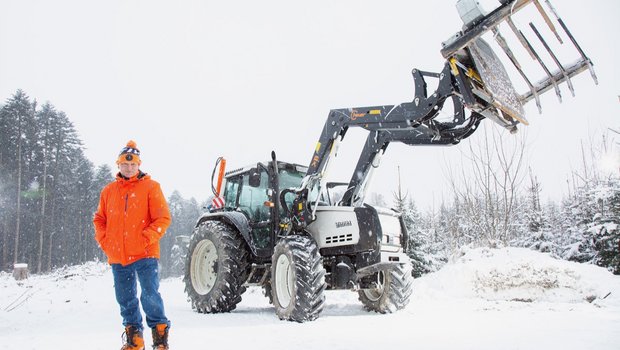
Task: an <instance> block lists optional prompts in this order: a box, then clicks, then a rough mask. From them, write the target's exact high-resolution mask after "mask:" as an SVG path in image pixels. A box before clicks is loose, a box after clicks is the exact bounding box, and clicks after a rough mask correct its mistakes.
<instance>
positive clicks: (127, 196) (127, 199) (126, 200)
mask: <svg viewBox="0 0 620 350" xmlns="http://www.w3.org/2000/svg"><path fill="white" fill-rule="evenodd" d="M128 201H129V193H128V194H126V195H125V214H127V202H128Z"/></svg>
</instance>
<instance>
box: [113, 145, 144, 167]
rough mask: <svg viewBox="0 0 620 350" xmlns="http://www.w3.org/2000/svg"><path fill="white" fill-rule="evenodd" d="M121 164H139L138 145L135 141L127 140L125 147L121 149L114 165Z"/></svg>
mask: <svg viewBox="0 0 620 350" xmlns="http://www.w3.org/2000/svg"><path fill="white" fill-rule="evenodd" d="M123 162H130V163H138V164H140V163H141V161H140V150H139V149H138V145H137V144H136V141H134V140H129V142H127V146H125V147H123V149H122V150H121V152H120V153H119V154H118V159H117V160H116V164H120V163H123Z"/></svg>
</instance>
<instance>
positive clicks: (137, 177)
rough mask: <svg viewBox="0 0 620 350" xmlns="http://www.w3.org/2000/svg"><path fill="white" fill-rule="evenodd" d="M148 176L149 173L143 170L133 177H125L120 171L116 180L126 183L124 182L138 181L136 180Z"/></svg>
mask: <svg viewBox="0 0 620 350" xmlns="http://www.w3.org/2000/svg"><path fill="white" fill-rule="evenodd" d="M145 177H148V175H147V173H145V172H142V170H139V171H138V175H136V176H133V177H124V176H123V175H122V174H121V173H120V172H118V174H116V181H118V182H121V183H124V182H136V181H140V180H142V179H143V178H145Z"/></svg>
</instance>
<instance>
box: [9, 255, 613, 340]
mask: <svg viewBox="0 0 620 350" xmlns="http://www.w3.org/2000/svg"><path fill="white" fill-rule="evenodd" d="M161 292H162V295H163V296H164V301H165V302H166V309H167V314H168V316H169V318H170V319H171V320H172V322H173V325H172V329H171V333H170V334H171V335H170V345H171V349H232V348H235V349H269V350H279V349H286V350H289V349H322V350H323V349H329V350H337V349H398V348H407V349H424V350H425V349H477V350H478V349H493V350H496V349H562V350H567V349H580V350H581V349H597V350H601V349H620V276H614V275H612V274H611V273H609V272H607V271H606V270H604V269H602V268H598V267H595V266H591V265H583V264H576V263H571V262H566V261H560V260H555V259H552V258H550V257H548V256H547V255H545V254H541V253H537V252H533V251H529V250H525V249H516V248H505V249H474V250H470V251H468V252H467V253H466V254H464V255H463V256H461V257H459V258H456V259H454V261H453V262H451V263H449V264H448V265H446V266H445V267H444V268H443V269H442V270H440V271H438V272H436V273H433V274H429V275H426V276H424V277H422V278H419V279H417V280H416V281H415V285H414V295H413V297H412V299H411V303H410V304H409V306H408V307H407V308H406V309H404V310H402V311H400V312H397V313H395V314H391V315H380V314H375V313H368V312H366V311H364V310H363V309H362V307H361V303H359V302H358V301H357V294H356V293H354V292H350V291H328V292H327V293H326V297H327V303H326V307H325V309H324V311H323V313H322V314H321V317H320V318H319V319H318V320H317V321H314V322H308V323H303V324H300V323H291V322H284V321H280V320H278V319H277V317H276V316H275V313H274V310H273V308H272V307H271V306H270V305H269V304H268V301H267V298H265V297H263V295H262V292H261V290H260V289H259V288H250V289H249V290H248V291H247V292H246V293H245V294H244V299H243V301H242V302H241V303H240V304H239V306H238V307H237V310H235V311H233V312H232V313H227V314H216V315H202V314H198V313H195V312H193V311H192V310H191V307H190V304H189V303H188V302H187V300H186V296H185V294H184V292H183V283H182V281H181V280H180V279H178V278H174V279H166V280H163V281H162V288H161ZM121 333H122V326H121V320H120V316H119V315H118V307H117V305H116V302H115V300H114V291H113V287H112V274H111V271H110V269H109V268H108V267H107V265H105V264H100V263H90V264H86V265H83V266H78V267H71V268H66V269H62V270H59V271H57V272H55V273H53V274H50V275H45V276H31V277H30V278H29V279H28V280H26V281H25V282H23V283H17V282H16V281H15V280H14V279H13V277H12V276H11V275H10V274H8V273H0V349H106V350H110V349H119V348H120V347H121ZM146 340H147V345H150V342H151V339H150V333H149V334H148V335H146ZM147 348H148V347H147Z"/></svg>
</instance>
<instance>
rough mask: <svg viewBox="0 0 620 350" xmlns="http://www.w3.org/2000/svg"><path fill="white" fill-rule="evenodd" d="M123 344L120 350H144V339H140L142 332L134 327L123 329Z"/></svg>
mask: <svg viewBox="0 0 620 350" xmlns="http://www.w3.org/2000/svg"><path fill="white" fill-rule="evenodd" d="M123 338H125V344H123V347H122V348H121V350H144V338H143V337H142V331H140V330H138V328H136V327H134V326H127V327H125V333H123Z"/></svg>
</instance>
